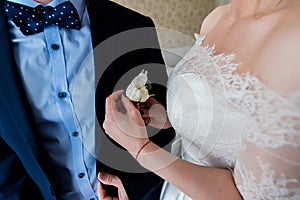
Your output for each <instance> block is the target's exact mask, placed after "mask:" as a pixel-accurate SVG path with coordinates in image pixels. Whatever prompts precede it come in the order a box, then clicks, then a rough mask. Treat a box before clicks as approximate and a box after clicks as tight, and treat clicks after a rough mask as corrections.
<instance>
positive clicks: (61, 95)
mask: <svg viewBox="0 0 300 200" xmlns="http://www.w3.org/2000/svg"><path fill="white" fill-rule="evenodd" d="M57 96H58V97H59V98H65V97H66V96H67V93H66V92H59V93H58V95H57Z"/></svg>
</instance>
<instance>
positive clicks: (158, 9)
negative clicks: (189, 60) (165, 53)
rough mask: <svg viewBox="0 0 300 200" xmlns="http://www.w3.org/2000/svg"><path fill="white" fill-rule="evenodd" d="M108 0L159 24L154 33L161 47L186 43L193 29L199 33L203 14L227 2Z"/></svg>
mask: <svg viewBox="0 0 300 200" xmlns="http://www.w3.org/2000/svg"><path fill="white" fill-rule="evenodd" d="M112 1H114V2H116V3H119V4H121V5H123V6H126V7H129V8H131V9H133V10H135V11H137V12H140V13H142V14H144V15H146V16H150V17H151V18H152V19H153V21H154V23H155V25H156V27H157V28H161V29H160V30H159V31H158V35H159V40H160V44H161V46H162V48H177V47H184V46H190V45H191V44H192V40H193V39H194V36H193V35H194V33H199V30H200V27H201V23H202V20H203V19H204V17H205V16H206V15H207V14H208V13H209V12H210V11H211V10H213V9H214V8H215V7H216V6H219V5H222V4H224V3H227V2H228V0H112ZM166 29H168V30H166ZM173 31H174V32H173ZM172 32H173V33H172Z"/></svg>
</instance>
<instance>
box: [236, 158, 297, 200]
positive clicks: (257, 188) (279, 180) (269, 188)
mask: <svg viewBox="0 0 300 200" xmlns="http://www.w3.org/2000/svg"><path fill="white" fill-rule="evenodd" d="M257 162H258V163H259V165H258V166H259V168H260V170H261V171H262V173H261V175H260V176H258V175H257V174H254V173H252V172H251V171H249V169H247V168H246V167H245V165H244V164H243V163H241V162H239V161H237V162H236V167H235V171H234V179H235V180H236V181H237V188H238V189H239V191H240V192H241V194H242V195H243V198H244V199H265V200H296V199H299V196H300V189H299V188H295V189H291V188H289V187H288V185H289V184H295V183H298V181H297V179H288V178H287V177H286V176H285V174H278V172H276V171H275V170H274V169H273V168H272V167H271V165H270V164H269V163H266V162H263V161H262V160H261V159H260V157H257ZM288 188H289V189H288Z"/></svg>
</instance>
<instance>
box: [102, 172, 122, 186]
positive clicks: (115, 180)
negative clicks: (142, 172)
mask: <svg viewBox="0 0 300 200" xmlns="http://www.w3.org/2000/svg"><path fill="white" fill-rule="evenodd" d="M98 179H99V180H100V181H101V182H102V183H104V184H105V185H112V186H115V187H117V188H122V187H123V185H122V182H121V180H120V178H119V177H118V176H115V175H111V174H108V173H104V172H99V173H98Z"/></svg>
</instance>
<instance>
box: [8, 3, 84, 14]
mask: <svg viewBox="0 0 300 200" xmlns="http://www.w3.org/2000/svg"><path fill="white" fill-rule="evenodd" d="M7 1H10V2H14V3H19V4H23V5H25V6H30V7H36V6H38V5H40V4H39V3H37V2H35V1H33V0H7ZM65 1H66V0H52V1H51V2H50V3H49V4H45V5H47V6H53V7H54V6H56V5H58V4H60V3H63V2H65ZM69 1H71V2H72V3H73V4H74V6H75V8H76V10H77V12H78V14H79V16H80V17H81V16H82V15H83V12H84V9H85V6H86V3H85V1H83V0H69Z"/></svg>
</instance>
